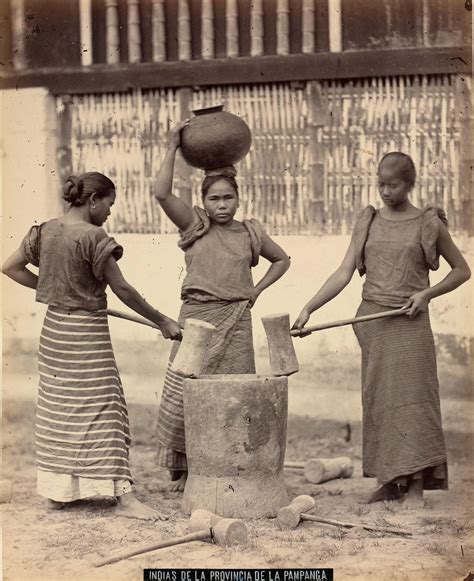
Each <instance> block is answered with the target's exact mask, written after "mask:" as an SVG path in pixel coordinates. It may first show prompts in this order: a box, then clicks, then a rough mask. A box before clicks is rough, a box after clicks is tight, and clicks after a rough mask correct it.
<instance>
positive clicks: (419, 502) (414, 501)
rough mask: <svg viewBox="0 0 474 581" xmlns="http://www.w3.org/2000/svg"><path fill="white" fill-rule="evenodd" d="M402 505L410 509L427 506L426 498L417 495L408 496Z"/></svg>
mask: <svg viewBox="0 0 474 581" xmlns="http://www.w3.org/2000/svg"><path fill="white" fill-rule="evenodd" d="M402 507H403V508H407V509H409V510H415V509H417V508H424V507H425V499H424V498H423V497H422V496H421V497H416V496H408V495H407V496H406V498H405V500H404V501H403V502H402Z"/></svg>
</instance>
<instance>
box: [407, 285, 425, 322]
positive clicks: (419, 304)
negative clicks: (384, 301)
mask: <svg viewBox="0 0 474 581" xmlns="http://www.w3.org/2000/svg"><path fill="white" fill-rule="evenodd" d="M429 302H430V299H429V297H428V296H427V295H426V294H425V293H424V292H423V291H421V292H419V293H416V294H414V295H412V296H411V297H410V298H409V299H408V301H407V303H406V305H405V307H406V308H408V309H409V310H408V312H407V317H410V319H413V318H414V317H416V316H417V315H418V314H420V313H424V312H426V311H427V310H428V305H429Z"/></svg>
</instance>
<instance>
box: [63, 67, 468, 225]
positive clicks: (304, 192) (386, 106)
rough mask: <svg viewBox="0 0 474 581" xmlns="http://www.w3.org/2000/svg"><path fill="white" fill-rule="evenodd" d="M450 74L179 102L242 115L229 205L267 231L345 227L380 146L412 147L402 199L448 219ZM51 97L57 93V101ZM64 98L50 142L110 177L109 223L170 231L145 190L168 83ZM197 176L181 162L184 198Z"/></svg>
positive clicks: (370, 178) (368, 197) (172, 102)
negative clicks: (234, 202) (412, 177)
mask: <svg viewBox="0 0 474 581" xmlns="http://www.w3.org/2000/svg"><path fill="white" fill-rule="evenodd" d="M455 85H456V78H455V77H453V76H447V75H446V76H434V77H429V78H428V77H426V76H420V77H410V78H403V77H393V78H385V79H384V78H379V79H373V80H360V81H354V82H343V81H327V82H322V83H319V82H312V83H301V84H297V85H290V84H283V83H282V84H270V83H268V84H262V85H251V86H249V85H238V86H237V85H235V86H226V87H215V88H211V89H206V90H197V91H192V92H190V103H188V106H189V108H190V109H198V108H201V107H205V106H210V105H214V104H218V103H223V104H224V108H225V109H226V110H227V111H231V112H233V113H235V114H237V115H239V116H241V117H243V118H244V119H245V120H246V121H247V123H248V124H249V126H250V128H251V130H252V135H253V143H252V149H251V151H250V153H249V155H248V156H247V158H246V159H245V160H244V161H243V162H241V163H240V164H239V166H238V171H239V174H238V175H239V183H240V189H241V208H242V211H243V215H244V216H253V217H255V218H257V219H259V220H260V221H261V222H262V223H263V224H264V225H265V226H266V228H267V229H268V230H269V231H270V232H272V233H275V234H323V233H334V234H338V233H346V232H347V231H348V230H349V229H350V227H351V225H352V223H353V221H354V217H355V214H356V212H357V211H358V210H359V209H360V208H361V207H362V206H364V205H365V204H367V203H377V187H376V185H377V184H376V166H377V161H378V160H379V159H380V157H381V156H382V155H383V154H384V153H385V152H387V151H391V150H402V151H405V152H407V153H409V154H410V155H411V156H412V157H413V158H414V161H415V164H416V166H417V169H418V172H419V178H418V182H417V186H416V188H415V191H414V192H413V200H414V203H415V204H417V205H421V206H422V205H424V204H427V203H436V204H439V205H442V206H443V207H444V208H446V209H447V211H448V214H449V218H450V223H451V227H452V228H453V229H454V230H456V229H458V226H459V224H461V221H460V217H459V210H460V207H461V201H460V198H459V195H460V194H459V165H460V139H461V137H460V135H461V121H460V116H459V104H458V102H457V91H456V86H455ZM315 95H317V96H318V98H317V100H315ZM63 107H64V105H63V104H62V101H61V98H58V110H59V111H61V110H62V108H63ZM69 109H70V113H71V114H70V116H69V117H68V119H69V120H70V121H67V122H68V123H70V128H69V129H70V143H69V144H62V145H63V146H64V145H66V146H69V147H70V148H71V153H72V166H73V167H72V169H73V171H74V172H78V173H79V172H82V171H90V170H92V169H95V170H97V171H102V172H103V173H105V174H107V175H109V176H110V177H111V178H112V179H113V180H114V181H115V182H116V185H117V189H118V198H117V202H116V205H115V208H114V212H113V215H112V217H111V218H110V219H109V229H111V230H112V231H115V232H138V233H140V232H141V233H145V232H148V233H169V232H174V231H175V228H174V226H173V225H172V224H171V223H170V222H169V221H168V220H167V219H166V217H165V216H164V214H163V212H161V211H160V209H159V207H158V205H157V204H156V203H155V202H154V201H153V199H152V195H151V192H152V187H153V176H154V175H155V173H156V171H157V170H158V167H159V164H160V160H161V159H162V157H163V155H164V151H165V149H164V147H165V145H164V144H165V135H166V132H167V128H168V123H169V120H172V122H175V121H178V120H180V119H182V118H184V116H185V115H186V111H185V110H184V108H183V99H182V98H181V96H180V91H179V90H159V91H158V90H156V91H154V90H142V91H136V92H134V93H130V94H114V95H113V94H107V95H86V96H76V97H73V99H72V103H71V104H70V105H69ZM65 134H68V132H67V131H66V132H65ZM318 165H319V166H320V167H321V168H322V171H321V172H320V173H319V174H318V173H317V172H316V173H315V172H314V171H313V168H314V167H317V166H318ZM318 176H319V177H318ZM201 179H202V172H200V171H198V170H196V171H194V170H193V171H192V172H191V174H190V177H189V180H190V182H191V186H192V196H193V201H194V203H198V201H199V185H200V181H201ZM178 183H180V182H178Z"/></svg>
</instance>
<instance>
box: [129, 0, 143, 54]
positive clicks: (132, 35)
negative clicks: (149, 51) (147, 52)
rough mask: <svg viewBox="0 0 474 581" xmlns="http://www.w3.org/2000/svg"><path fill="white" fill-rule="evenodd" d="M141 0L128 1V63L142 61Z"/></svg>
mask: <svg viewBox="0 0 474 581" xmlns="http://www.w3.org/2000/svg"><path fill="white" fill-rule="evenodd" d="M138 4H139V0H128V13H127V16H128V18H127V20H128V62H130V63H139V62H140V61H141V60H142V51H141V35H140V12H139V8H138Z"/></svg>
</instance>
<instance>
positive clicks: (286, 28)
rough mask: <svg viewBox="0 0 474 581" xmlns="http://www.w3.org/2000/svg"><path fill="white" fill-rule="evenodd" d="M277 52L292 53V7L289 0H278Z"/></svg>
mask: <svg viewBox="0 0 474 581" xmlns="http://www.w3.org/2000/svg"><path fill="white" fill-rule="evenodd" d="M276 12H277V54H289V53H290V8H289V5H288V0H278V1H277V9H276Z"/></svg>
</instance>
